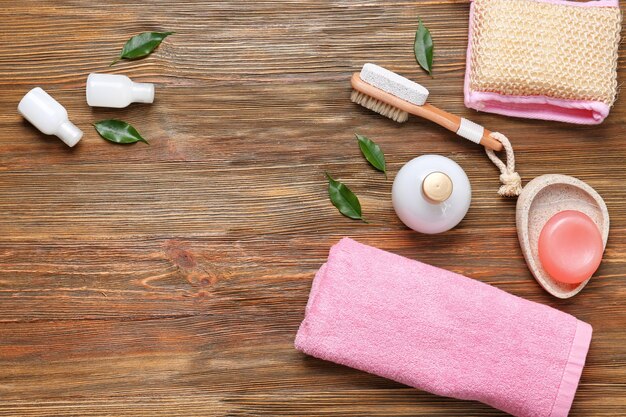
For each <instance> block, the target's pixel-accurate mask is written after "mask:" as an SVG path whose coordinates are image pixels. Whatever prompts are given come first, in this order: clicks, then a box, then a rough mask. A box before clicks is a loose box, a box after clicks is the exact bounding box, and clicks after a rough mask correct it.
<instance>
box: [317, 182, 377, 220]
mask: <svg viewBox="0 0 626 417" xmlns="http://www.w3.org/2000/svg"><path fill="white" fill-rule="evenodd" d="M326 178H328V196H329V197H330V201H331V202H332V203H333V205H334V206H335V207H337V210H339V212H340V213H341V214H343V215H344V216H346V217H349V218H351V219H354V220H363V221H364V222H365V223H367V222H366V221H365V219H364V218H363V216H362V214H361V203H359V199H358V197H357V196H356V195H354V193H353V192H352V191H351V190H350V189H349V188H348V187H347V186H346V185H345V184H343V183H341V182H339V181H335V180H334V179H333V178H332V177H331V176H330V175H329V174H328V172H327V173H326Z"/></svg>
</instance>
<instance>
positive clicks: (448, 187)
mask: <svg viewBox="0 0 626 417" xmlns="http://www.w3.org/2000/svg"><path fill="white" fill-rule="evenodd" d="M422 191H423V192H424V196H425V197H426V198H427V199H428V200H430V201H431V202H433V203H436V204H439V203H443V202H444V201H446V200H447V199H448V198H450V195H452V180H451V179H450V177H448V176H447V175H446V174H444V173H443V172H433V173H431V174H428V175H427V176H426V178H424V182H423V183H422Z"/></svg>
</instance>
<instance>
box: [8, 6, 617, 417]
mask: <svg viewBox="0 0 626 417" xmlns="http://www.w3.org/2000/svg"><path fill="white" fill-rule="evenodd" d="M98 3H99V4H97V3H96V2H90V1H80V0H75V1H49V2H39V1H24V2H9V1H7V2H4V3H3V7H2V8H0V21H1V22H2V25H1V26H0V108H2V112H0V213H1V215H0V369H1V372H0V415H1V416H60V415H63V416H151V417H153V416H282V415H285V416H287V415H289V416H363V415H368V416H415V415H424V416H501V415H503V414H502V413H500V412H498V411H496V410H493V409H491V408H489V407H487V406H484V405H481V404H477V403H473V402H465V401H457V400H452V399H446V398H440V397H436V396H434V395H430V394H427V393H424V392H419V391H416V390H413V389H409V388H407V387H404V386H402V385H400V384H396V383H394V382H390V381H387V380H384V379H382V378H378V377H375V376H372V375H368V374H365V373H362V372H358V371H355V370H351V369H348V368H345V367H341V366H337V365H333V364H330V363H326V362H323V361H319V360H316V359H313V358H310V357H305V356H304V355H302V354H300V353H298V352H296V351H295V350H294V349H293V346H292V343H293V339H294V336H295V332H296V329H297V327H298V324H299V322H300V321H301V319H302V316H303V311H304V305H305V303H306V300H307V296H308V291H309V287H310V283H311V279H312V277H313V274H314V272H315V271H316V269H317V268H318V267H319V266H320V265H321V264H322V263H323V261H324V259H325V257H326V255H327V251H328V249H329V247H330V246H331V245H332V244H333V243H335V242H336V241H337V240H338V239H339V238H340V237H342V236H345V235H347V236H351V237H354V238H357V239H358V240H360V241H362V242H364V243H368V244H372V245H375V246H377V247H380V248H383V249H386V250H390V251H393V252H396V253H399V254H401V255H404V256H408V257H411V258H414V259H420V260H421V261H423V262H427V263H431V264H433V265H437V266H440V267H443V268H447V269H450V270H453V271H455V272H459V273H462V274H465V275H468V276H470V277H473V278H475V279H478V280H480V281H483V282H487V283H490V284H493V285H495V286H497V287H498V288H501V289H503V290H506V291H508V292H511V293H513V294H516V295H519V296H522V297H525V298H528V299H530V300H533V301H538V302H541V303H545V304H548V305H551V306H554V307H556V308H559V309H561V310H563V311H566V312H568V313H572V314H574V315H576V316H577V317H579V318H580V319H582V320H585V321H587V322H589V323H591V324H592V325H593V327H594V339H593V343H592V346H591V351H590V353H589V357H588V361H587V366H586V368H585V370H584V373H583V376H582V380H581V384H580V388H579V391H578V394H577V396H576V400H575V402H574V406H573V409H572V413H571V415H572V416H585V417H588V416H612V417H614V416H620V415H622V416H623V415H626V411H625V410H626V332H625V331H624V328H625V327H626V307H625V302H624V300H625V299H626V274H625V270H626V208H625V205H624V202H625V201H626V187H624V184H625V183H626V171H625V170H624V160H625V158H626V142H625V141H624V133H625V132H624V122H625V121H626V101H624V99H623V98H622V99H620V100H618V101H617V104H616V105H615V108H614V109H613V111H612V114H611V116H610V117H609V118H608V119H607V121H606V122H605V123H604V124H602V125H601V126H598V127H575V126H570V125H564V124H558V123H549V122H541V121H529V120H520V119H510V118H505V117H500V116H496V115H489V114H478V113H476V112H473V111H470V110H467V109H465V108H464V106H463V98H462V84H463V71H464V60H465V47H466V43H467V20H468V10H469V3H468V1H465V0H463V1H458V0H437V1H393V2H385V1H368V0H364V1H348V0H343V1H341V0H335V1H320V0H303V1H296V0H292V1H287V0H281V1H269V0H265V1H254V2H252V1H245V0H240V1H186V2H164V1H149V2H147V1H146V2H138V1H108V2H98ZM624 5H626V2H624V1H622V6H624ZM418 16H420V17H421V18H422V20H423V21H424V22H425V23H426V24H427V25H428V27H429V28H430V30H431V32H432V34H433V37H434V39H435V48H436V53H435V55H436V56H435V65H434V77H433V78H430V77H427V76H426V75H425V74H424V73H423V72H421V71H420V69H419V68H418V67H417V65H416V63H415V61H414V58H413V55H412V42H413V36H414V31H415V29H416V24H417V17H418ZM146 30H174V31H176V32H177V33H176V35H174V36H171V37H169V38H167V39H166V40H165V41H164V43H163V44H162V45H161V46H160V47H159V49H158V51H157V52H156V53H155V54H154V55H153V56H151V57H149V58H147V59H144V60H140V61H133V62H121V63H119V64H117V65H115V66H114V67H111V68H109V67H108V64H109V63H110V62H111V60H112V59H113V58H114V57H115V56H117V54H118V53H119V50H120V48H121V47H122V45H123V43H124V42H125V41H126V39H128V38H129V37H130V36H132V35H134V34H136V33H139V32H142V31H146ZM624 49H625V47H624V44H622V45H621V47H620V54H621V58H620V61H619V67H620V84H622V83H623V81H624V71H623V69H624V66H625V61H624V60H625V58H624V56H626V54H625V53H624V52H626V51H625V50H624ZM367 61H375V62H377V63H378V64H380V65H383V66H386V67H389V68H392V69H394V70H396V71H397V72H400V73H402V74H405V75H407V76H410V77H412V78H413V79H415V80H417V81H419V82H420V83H422V84H424V85H425V86H426V87H427V88H429V89H430V91H431V101H432V103H433V104H435V105H437V106H440V107H442V108H444V109H446V110H448V111H450V112H454V113H456V114H459V115H462V116H465V117H468V118H470V119H472V120H475V121H477V122H479V123H482V124H484V125H485V126H486V127H488V128H490V129H492V130H497V131H501V132H504V133H506V134H507V135H508V136H509V138H510V139H511V140H512V141H513V143H514V146H515V149H516V156H517V159H518V168H519V171H520V173H521V174H522V176H523V178H524V179H525V180H526V181H528V180H529V179H531V178H533V177H535V176H537V175H541V174H544V173H554V172H559V173H563V174H569V175H574V176H577V177H579V178H581V179H583V180H585V181H587V182H588V183H589V184H590V185H592V186H593V187H594V188H596V190H597V191H598V192H599V193H600V194H601V195H603V196H604V197H605V199H606V202H607V205H608V207H609V211H610V214H611V222H612V228H611V234H610V237H609V244H608V248H607V252H606V256H605V260H604V263H603V264H602V267H601V269H600V270H599V272H598V275H597V277H596V278H594V279H593V280H592V281H591V282H590V283H589V285H588V286H587V288H586V289H585V290H584V291H583V292H582V293H581V294H580V295H579V296H577V297H575V298H574V299H570V300H557V299H554V298H552V297H551V296H549V295H548V294H547V293H546V292H544V291H543V290H542V289H541V288H540V287H539V285H538V284H537V283H536V282H535V280H534V279H533V278H532V276H531V275H530V273H529V272H528V270H527V268H526V265H525V263H524V260H523V258H522V255H521V251H520V249H519V246H518V242H517V236H516V232H515V224H514V222H515V220H514V219H515V202H514V201H512V200H505V199H502V198H499V197H498V196H497V194H496V190H497V187H498V180H497V176H498V175H497V171H496V169H495V168H494V167H493V166H492V165H491V164H490V163H489V161H488V160H487V158H486V157H485V155H484V153H483V150H482V149H481V148H479V147H477V146H475V145H473V144H471V143H468V142H459V141H458V140H456V139H455V137H453V135H451V134H449V132H447V131H445V130H444V129H442V128H440V127H437V126H434V125H432V124H429V123H426V122H423V121H420V120H417V119H411V120H410V121H409V122H408V123H407V124H405V125H397V124H395V123H393V122H391V121H390V120H387V119H384V118H382V117H378V116H376V115H374V114H372V113H371V112H369V111H367V110H365V109H362V108H360V107H357V106H355V105H353V104H352V103H350V100H349V92H350V87H349V77H350V74H351V73H352V72H353V71H355V70H357V69H358V68H359V67H360V66H361V65H362V64H363V63H364V62H367ZM96 71H99V72H110V73H119V74H126V75H129V76H131V77H132V78H134V79H135V80H136V81H144V82H154V83H156V84H157V93H156V101H155V103H154V104H153V105H132V106H131V107H129V108H127V109H124V110H107V109H90V108H89V107H88V106H87V104H86V101H85V98H84V84H85V79H86V77H87V74H89V73H90V72H96ZM37 85H39V86H41V87H43V88H44V89H46V90H47V91H48V92H49V93H51V94H52V95H53V96H54V97H56V98H57V99H58V100H59V101H60V102H61V103H62V104H63V105H65V106H66V108H67V109H68V111H69V113H70V116H71V119H72V121H73V122H74V123H75V124H76V125H78V126H79V127H81V128H83V129H84V131H85V137H84V138H83V140H82V142H81V143H80V144H79V146H77V147H76V149H68V148H67V147H65V145H64V144H63V143H62V142H61V141H59V140H58V139H56V138H50V137H44V136H42V135H40V134H39V133H38V132H37V131H36V130H35V129H34V128H33V127H32V126H30V125H29V124H28V123H27V122H25V121H23V120H22V118H21V117H20V116H19V115H18V113H17V112H16V111H15V108H16V106H17V103H18V101H19V99H20V98H21V97H22V95H23V94H24V93H25V92H26V91H28V89H30V88H32V87H34V86H37ZM109 117H116V118H122V119H124V120H127V121H129V122H131V123H133V124H134V125H135V126H136V127H137V128H138V129H139V130H140V132H141V133H142V134H143V135H144V136H145V137H146V138H148V139H149V140H150V143H151V145H150V146H146V145H143V144H136V145H133V146H129V147H123V146H116V145H113V144H110V143H107V142H105V141H103V140H102V139H100V138H99V137H98V136H97V134H96V132H95V131H94V130H93V129H92V128H91V127H90V124H91V123H92V122H94V121H96V120H99V119H103V118H109ZM355 131H358V132H360V133H362V134H366V135H368V136H369V137H371V138H372V139H374V140H376V141H377V142H378V143H379V144H380V145H381V146H382V148H383V149H384V151H385V153H386V156H387V161H388V169H389V174H390V180H385V178H384V176H383V175H382V174H380V173H377V172H375V171H374V170H373V169H371V168H369V167H368V165H367V163H366V162H365V161H364V160H363V158H362V157H361V155H360V153H359V150H358V146H357V144H356V142H355V140H354V138H353V134H354V132H355ZM423 153H438V154H442V155H446V156H449V157H452V158H453V159H455V160H456V161H457V162H459V164H461V165H462V166H463V167H464V168H465V169H466V171H467V173H468V175H469V177H470V180H471V181H472V186H473V191H474V199H473V204H472V207H471V209H470V211H469V213H468V216H467V218H466V219H465V220H464V221H463V223H462V224H461V225H460V226H459V227H458V228H456V229H454V230H452V231H450V232H448V233H445V234H443V235H437V236H423V235H419V234H416V233H413V232H410V231H408V230H406V228H404V227H403V226H402V225H401V223H400V222H399V221H398V219H397V218H396V217H395V215H394V213H393V209H392V207H391V202H390V189H391V179H392V178H393V177H394V175H395V173H396V172H397V170H398V169H399V168H400V167H401V166H402V164H404V163H405V162H406V161H408V160H409V159H410V158H412V157H415V156H417V155H420V154H423ZM325 170H328V171H329V172H330V173H332V174H333V176H335V177H336V178H337V179H340V180H342V181H344V182H346V183H347V184H348V185H349V186H350V187H351V188H352V189H353V190H354V191H355V192H357V193H358V194H359V196H360V197H361V201H362V204H363V208H364V213H365V214H366V216H367V218H368V219H369V220H371V224H369V225H365V224H362V223H360V222H354V221H350V220H348V219H346V218H343V217H341V216H340V215H339V214H338V213H337V211H336V210H335V209H334V208H333V207H332V206H331V204H330V203H329V202H328V200H327V195H326V182H325V180H324V176H323V172H324V171H325Z"/></svg>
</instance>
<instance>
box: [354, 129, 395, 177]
mask: <svg viewBox="0 0 626 417" xmlns="http://www.w3.org/2000/svg"><path fill="white" fill-rule="evenodd" d="M355 135H356V139H357V140H358V141H359V148H361V152H362V153H363V156H364V157H365V159H367V162H369V163H370V164H371V165H372V166H373V167H374V168H376V169H377V170H379V171H380V172H383V173H384V174H385V177H387V165H386V164H385V154H384V153H383V151H382V150H381V149H380V146H378V144H377V143H376V142H374V141H372V140H370V139H368V138H367V137H365V136H363V135H359V134H358V133H355Z"/></svg>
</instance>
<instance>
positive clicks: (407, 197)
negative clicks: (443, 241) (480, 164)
mask: <svg viewBox="0 0 626 417" xmlns="http://www.w3.org/2000/svg"><path fill="white" fill-rule="evenodd" d="M391 196H392V201H393V207H394V209H395V211H396V214H397V215H398V217H399V218H400V220H402V222H403V223H404V224H406V225H407V226H408V227H410V228H411V229H413V230H415V231H417V232H421V233H428V234H435V233H442V232H445V231H447V230H450V229H452V228H453V227H454V226H456V225H457V224H459V223H460V222H461V220H463V218H464V217H465V214H467V210H468V209H469V206H470V202H471V200H472V188H471V186H470V182H469V179H468V178H467V175H466V174H465V171H463V168H461V167H460V166H459V164H457V163H456V162H454V161H453V160H451V159H449V158H446V157H444V156H440V155H423V156H420V157H417V158H415V159H413V160H411V161H409V162H408V163H407V164H406V165H404V166H403V167H402V168H401V169H400V171H399V172H398V174H397V175H396V178H395V180H394V182H393V188H392V191H391Z"/></svg>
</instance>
